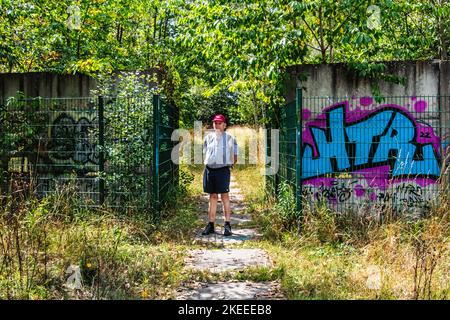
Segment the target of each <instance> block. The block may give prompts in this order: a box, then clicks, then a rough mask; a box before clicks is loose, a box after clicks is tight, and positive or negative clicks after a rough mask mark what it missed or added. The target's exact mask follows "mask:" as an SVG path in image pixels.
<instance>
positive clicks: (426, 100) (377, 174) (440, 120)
mask: <svg viewBox="0 0 450 320" xmlns="http://www.w3.org/2000/svg"><path fill="white" fill-rule="evenodd" d="M449 110H450V97H448V96H398V97H396V96H384V97H381V96H380V97H370V96H362V97H356V96H352V97H310V96H302V94H301V92H300V91H299V90H298V91H297V99H296V101H293V102H291V103H288V104H287V105H285V106H284V107H282V108H281V109H280V155H279V156H280V170H279V172H278V174H277V177H278V182H277V184H279V183H281V182H286V183H288V184H289V185H291V186H292V188H293V190H294V191H295V195H296V205H297V210H298V211H299V212H301V211H302V209H303V206H304V205H308V204H315V203H319V202H321V203H325V204H327V205H329V206H331V207H332V208H334V209H336V210H337V211H340V212H342V211H346V210H352V211H354V210H355V209H357V210H359V211H360V210H363V211H365V210H371V209H376V208H379V209H381V210H384V209H386V208H388V207H389V208H393V209H394V211H395V212H400V211H403V212H408V214H412V215H420V214H423V213H425V212H427V210H428V209H429V208H430V205H431V204H433V203H436V202H437V201H439V192H440V191H441V188H442V185H443V184H442V183H440V181H441V180H442V178H444V179H445V181H448V163H449V162H448V158H449V156H450V147H449V142H450V134H449V133H450V124H449V122H450V121H449V118H450V115H449V112H450V111H449ZM296 122H297V123H296ZM295 128H296V137H295V136H294V129H295ZM293 160H294V161H293ZM300 160H301V161H300ZM446 170H447V171H446ZM444 172H447V175H443V173H444ZM440 177H441V180H439V179H440ZM270 179H271V180H272V181H277V178H273V177H272V178H270ZM275 189H276V188H275Z"/></svg>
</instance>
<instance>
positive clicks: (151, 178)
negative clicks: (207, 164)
mask: <svg viewBox="0 0 450 320" xmlns="http://www.w3.org/2000/svg"><path fill="white" fill-rule="evenodd" d="M155 101H156V102H157V104H156V108H155ZM0 120H1V122H0V124H1V126H0V137H1V139H0V143H1V145H0V147H1V149H0V167H1V181H0V194H3V195H5V194H12V193H14V192H17V191H18V190H20V191H21V192H24V190H27V192H28V191H30V192H31V191H32V192H36V194H37V195H38V196H39V197H45V196H49V195H52V194H54V193H57V192H60V191H61V190H62V188H63V187H64V186H67V185H72V186H73V188H74V189H75V190H76V194H77V195H78V198H79V199H80V200H81V201H82V202H83V205H85V206H100V205H105V206H107V207H110V208H114V209H115V210H121V211H123V210H146V211H149V212H151V213H152V214H155V213H158V211H159V210H161V204H162V203H165V202H166V201H167V194H168V193H169V192H168V190H169V189H170V188H171V187H174V186H176V185H177V184H178V166H175V165H174V164H173V163H172V161H171V158H170V153H171V150H172V148H173V146H174V144H175V142H172V141H171V140H170V136H171V131H172V130H173V129H175V128H177V126H178V111H177V109H176V108H175V107H174V106H172V105H170V104H168V103H166V102H165V101H163V100H162V99H161V98H160V97H159V96H154V97H153V100H152V98H147V97H145V96H131V97H116V96H114V97H98V98H97V97H95V98H33V99H9V100H8V101H1V102H0ZM152 133H153V134H152ZM155 190H157V192H155Z"/></svg>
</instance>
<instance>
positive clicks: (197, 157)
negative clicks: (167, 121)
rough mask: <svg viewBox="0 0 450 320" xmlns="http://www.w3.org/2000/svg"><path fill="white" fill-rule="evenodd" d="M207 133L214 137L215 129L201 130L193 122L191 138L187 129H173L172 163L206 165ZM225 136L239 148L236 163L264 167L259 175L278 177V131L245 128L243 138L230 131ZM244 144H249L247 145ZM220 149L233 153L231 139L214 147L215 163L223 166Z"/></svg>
mask: <svg viewBox="0 0 450 320" xmlns="http://www.w3.org/2000/svg"><path fill="white" fill-rule="evenodd" d="M268 133H269V134H270V155H267V154H266V145H267V144H268V143H267V142H268V141H267V138H268ZM209 134H215V130H214V129H210V130H203V126H202V122H201V121H195V122H194V131H193V136H192V134H191V131H190V130H187V129H176V130H174V131H173V132H172V136H171V140H172V141H179V143H178V144H177V145H176V146H175V147H174V148H173V149H172V154H171V158H172V161H173V162H174V163H175V164H180V163H184V164H188V165H191V164H205V148H204V141H205V137H206V136H207V135H209ZM227 134H228V135H230V136H231V137H232V138H234V139H235V140H236V141H237V144H238V145H239V146H240V147H238V152H237V161H236V164H264V165H265V167H264V168H263V169H261V170H260V173H261V174H262V175H275V174H277V172H278V169H279V129H270V132H269V131H268V130H267V129H262V128H260V129H258V130H257V129H251V128H246V129H245V134H244V135H236V136H233V135H231V134H230V133H229V131H227ZM247 141H248V143H246V142H247ZM223 149H225V152H228V153H230V154H234V143H233V140H232V139H230V140H228V141H226V146H225V148H217V152H218V154H217V155H216V164H223V162H221V159H223V157H222V156H223V153H222V150H223ZM227 150H228V151H227ZM247 150H248V152H247ZM246 155H247V157H246ZM247 160H248V161H247Z"/></svg>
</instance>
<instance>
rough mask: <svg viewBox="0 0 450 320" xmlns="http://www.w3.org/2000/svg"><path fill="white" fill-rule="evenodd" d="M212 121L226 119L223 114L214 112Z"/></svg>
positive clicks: (223, 120)
mask: <svg viewBox="0 0 450 320" xmlns="http://www.w3.org/2000/svg"><path fill="white" fill-rule="evenodd" d="M212 121H213V122H227V119H226V118H225V116H224V115H223V114H216V115H215V116H214V118H213V120H212Z"/></svg>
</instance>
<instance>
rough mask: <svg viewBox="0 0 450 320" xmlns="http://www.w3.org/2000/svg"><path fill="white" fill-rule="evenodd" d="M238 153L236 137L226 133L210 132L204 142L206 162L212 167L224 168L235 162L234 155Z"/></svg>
mask: <svg viewBox="0 0 450 320" xmlns="http://www.w3.org/2000/svg"><path fill="white" fill-rule="evenodd" d="M237 154H238V146H237V142H236V139H235V138H234V137H233V136H232V135H230V134H228V133H226V132H223V133H222V134H217V133H216V132H211V133H209V134H208V135H207V136H206V137H205V140H204V142H203V159H204V162H203V163H204V164H205V165H207V166H208V167H210V168H222V167H227V166H231V165H233V163H234V156H237Z"/></svg>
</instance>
